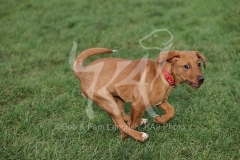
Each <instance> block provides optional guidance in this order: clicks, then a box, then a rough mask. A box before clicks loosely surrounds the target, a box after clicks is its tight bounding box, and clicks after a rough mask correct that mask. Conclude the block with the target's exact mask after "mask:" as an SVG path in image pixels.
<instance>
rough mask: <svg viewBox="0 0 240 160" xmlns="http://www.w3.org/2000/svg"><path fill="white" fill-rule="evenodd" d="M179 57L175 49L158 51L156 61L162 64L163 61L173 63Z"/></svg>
mask: <svg viewBox="0 0 240 160" xmlns="http://www.w3.org/2000/svg"><path fill="white" fill-rule="evenodd" d="M179 58H180V55H179V51H177V50H172V51H165V52H161V53H160V55H159V56H158V59H157V62H158V63H159V64H162V63H163V62H165V61H167V62H170V63H175V62H176V61H178V60H179Z"/></svg>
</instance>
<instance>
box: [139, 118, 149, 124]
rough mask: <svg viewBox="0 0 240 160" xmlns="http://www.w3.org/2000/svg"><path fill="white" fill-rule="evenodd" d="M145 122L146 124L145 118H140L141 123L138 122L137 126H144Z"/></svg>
mask: <svg viewBox="0 0 240 160" xmlns="http://www.w3.org/2000/svg"><path fill="white" fill-rule="evenodd" d="M147 122H148V120H147V119H145V118H142V119H141V121H140V124H139V126H141V125H145V124H147Z"/></svg>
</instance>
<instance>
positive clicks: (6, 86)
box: [0, 0, 240, 160]
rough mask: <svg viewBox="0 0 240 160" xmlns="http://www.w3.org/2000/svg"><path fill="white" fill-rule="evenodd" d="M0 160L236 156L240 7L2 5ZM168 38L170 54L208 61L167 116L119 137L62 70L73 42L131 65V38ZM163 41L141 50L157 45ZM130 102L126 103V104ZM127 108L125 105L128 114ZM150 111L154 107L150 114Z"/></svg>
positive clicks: (67, 1) (55, 1)
mask: <svg viewBox="0 0 240 160" xmlns="http://www.w3.org/2000/svg"><path fill="white" fill-rule="evenodd" d="M0 3H1V5H0V77H1V81H0V126H1V127H0V159H156V160H157V159H239V158H240V145H239V144H240V136H239V132H240V126H239V122H240V111H239V106H240V101H239V99H240V91H239V88H240V83H239V80H240V70H239V68H240V62H239V57H240V56H239V54H240V29H239V26H240V8H239V6H240V3H239V1H237V0H232V1H228V0H221V1H194V2H193V1H190V0H185V1H181V0H174V1H169V0H162V1H158V0H150V1H142V0H141V1H139V0H132V1H125V0H120V1H114V2H113V1H103V0H99V1H96V0H94V1H77V0H61V1H59V0H51V1H44V0H42V1H30V0H29V1H27V0H21V1H20V0H8V1H3V0H0ZM164 28H167V29H168V30H169V31H170V32H171V33H172V34H173V36H174V40H173V46H172V48H171V49H177V50H198V51H199V52H200V53H202V54H203V55H205V56H206V57H207V69H206V70H203V74H204V76H205V79H206V81H205V83H204V85H203V86H202V87H201V88H200V89H199V90H193V89H191V88H190V87H189V86H187V85H182V86H179V87H177V88H176V89H175V90H174V91H173V92H172V94H171V95H170V97H169V102H170V103H171V104H172V105H173V106H174V107H175V110H176V114H175V118H174V119H172V120H171V121H170V122H169V123H167V124H166V125H163V126H159V125H156V124H154V123H153V120H152V118H151V117H150V115H149V114H148V113H145V115H144V117H147V118H148V119H149V121H150V122H149V124H148V125H147V126H145V127H140V128H138V130H140V131H144V132H147V133H148V134H149V135H150V138H149V140H148V141H147V142H145V143H141V142H138V141H135V140H134V139H132V138H128V139H127V140H126V141H122V140H121V139H120V138H119V131H117V130H116V129H115V128H114V127H113V123H112V121H111V119H110V118H109V116H108V115H107V114H106V113H105V112H103V111H102V110H101V109H100V108H99V107H98V106H97V105H95V104H94V105H93V108H94V109H93V111H94V114H95V116H96V117H95V118H94V119H89V118H88V116H87V115H86V112H85V110H86V108H87V100H86V99H84V98H83V97H82V96H81V93H80V89H79V82H78V80H77V79H76V78H75V77H74V74H73V71H72V70H71V68H70V66H69V64H68V58H69V53H70V51H71V48H72V42H73V41H76V42H77V44H78V49H77V50H78V52H81V51H82V50H84V49H87V48H91V47H106V48H112V49H118V50H119V51H118V52H116V53H114V54H113V55H106V56H95V57H92V58H90V60H89V61H92V60H94V59H97V58H100V57H109V56H112V57H122V58H128V59H138V58H141V57H143V56H144V55H146V54H147V53H149V58H152V59H155V58H157V55H158V53H159V51H157V50H147V51H146V50H144V49H143V48H142V47H141V46H140V44H139V39H141V38H143V37H144V36H146V35H148V34H149V33H151V32H152V31H153V30H155V29H164ZM166 38H167V36H166V35H163V36H159V39H157V40H156V41H151V42H148V43H147V42H146V43H147V44H148V45H153V46H158V47H162V44H161V43H162V42H165V41H166V40H167V39H166ZM127 107H129V105H128V104H127V105H126V108H127ZM128 110H129V109H128ZM154 110H155V111H156V112H157V113H162V112H161V111H159V110H157V109H156V108H154Z"/></svg>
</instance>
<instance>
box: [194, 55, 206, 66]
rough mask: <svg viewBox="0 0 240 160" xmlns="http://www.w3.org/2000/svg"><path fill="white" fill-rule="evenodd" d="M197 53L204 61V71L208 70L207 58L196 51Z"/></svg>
mask: <svg viewBox="0 0 240 160" xmlns="http://www.w3.org/2000/svg"><path fill="white" fill-rule="evenodd" d="M194 52H195V53H196V55H197V56H198V57H199V58H201V59H202V61H203V65H204V69H205V68H206V61H207V58H206V57H205V56H203V55H201V54H200V53H199V52H198V51H194Z"/></svg>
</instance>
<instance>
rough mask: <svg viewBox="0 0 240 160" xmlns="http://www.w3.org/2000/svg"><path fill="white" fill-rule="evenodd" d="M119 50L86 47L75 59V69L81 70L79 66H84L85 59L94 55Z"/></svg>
mask: <svg viewBox="0 0 240 160" xmlns="http://www.w3.org/2000/svg"><path fill="white" fill-rule="evenodd" d="M116 51H117V50H111V49H107V48H90V49H86V50H84V51H83V52H82V53H80V54H79V55H78V57H77V58H76V60H75V63H74V70H75V71H76V70H79V68H82V66H83V63H84V61H85V60H86V59H87V58H88V57H90V56H93V55H96V54H103V53H113V52H116Z"/></svg>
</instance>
